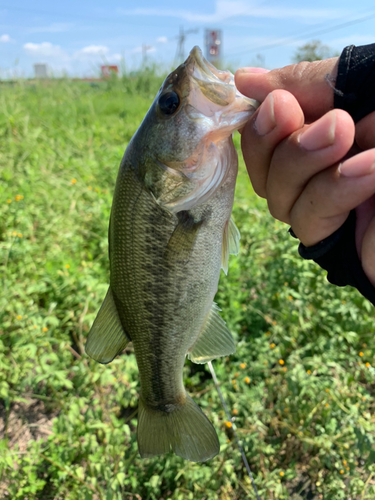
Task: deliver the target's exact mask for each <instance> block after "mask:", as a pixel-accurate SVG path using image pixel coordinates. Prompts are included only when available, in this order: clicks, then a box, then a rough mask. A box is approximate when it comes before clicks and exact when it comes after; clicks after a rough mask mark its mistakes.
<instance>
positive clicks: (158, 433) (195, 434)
mask: <svg viewBox="0 0 375 500" xmlns="http://www.w3.org/2000/svg"><path fill="white" fill-rule="evenodd" d="M138 411H139V418H138V430H137V437H138V449H139V453H140V455H141V457H142V458H146V457H153V456H155V455H161V454H163V453H168V452H169V451H170V449H171V448H172V450H173V451H174V453H176V455H178V456H180V457H182V458H185V460H190V461H191V462H205V461H206V460H209V459H210V458H213V457H214V456H215V455H217V454H218V453H219V451H220V444H219V440H218V437H217V434H216V431H215V429H214V428H213V426H212V424H211V422H210V421H209V420H208V418H207V417H206V416H205V414H204V413H203V412H202V410H201V409H200V408H199V406H198V405H197V404H196V403H194V401H193V400H192V399H191V397H190V396H189V395H186V401H185V403H184V404H182V405H178V406H176V408H175V409H173V410H172V411H170V412H165V411H160V410H154V409H153V408H150V407H148V406H147V405H146V404H145V403H144V402H143V401H142V399H140V400H139V408H138Z"/></svg>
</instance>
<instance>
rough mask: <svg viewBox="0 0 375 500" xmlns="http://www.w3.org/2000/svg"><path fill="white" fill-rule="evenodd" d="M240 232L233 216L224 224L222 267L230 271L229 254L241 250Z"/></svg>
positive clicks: (225, 270)
mask: <svg viewBox="0 0 375 500" xmlns="http://www.w3.org/2000/svg"><path fill="white" fill-rule="evenodd" d="M240 238H241V235H240V232H239V230H238V228H237V226H236V224H235V223H234V220H233V218H232V217H231V218H230V219H229V220H228V221H227V222H226V224H225V226H224V235H223V248H222V253H221V267H222V269H223V271H224V272H225V274H227V273H228V260H229V254H231V255H237V254H238V252H239V250H240Z"/></svg>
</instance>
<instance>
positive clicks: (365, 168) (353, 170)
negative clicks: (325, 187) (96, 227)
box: [339, 155, 375, 177]
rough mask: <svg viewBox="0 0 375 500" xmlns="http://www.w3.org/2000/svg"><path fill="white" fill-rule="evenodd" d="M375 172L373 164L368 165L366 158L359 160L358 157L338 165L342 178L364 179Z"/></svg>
mask: <svg viewBox="0 0 375 500" xmlns="http://www.w3.org/2000/svg"><path fill="white" fill-rule="evenodd" d="M374 170H375V162H372V163H370V162H369V161H366V158H359V157H358V155H356V156H353V157H352V158H349V160H346V161H344V163H340V165H339V172H340V174H341V175H342V176H344V177H364V176H365V175H369V174H371V173H372V172H373V171H374Z"/></svg>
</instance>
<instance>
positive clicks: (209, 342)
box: [188, 302, 236, 364]
mask: <svg viewBox="0 0 375 500" xmlns="http://www.w3.org/2000/svg"><path fill="white" fill-rule="evenodd" d="M218 311H220V309H219V308H218V306H217V305H216V304H215V302H214V303H213V304H212V308H211V311H210V312H209V313H208V316H207V319H206V321H205V324H204V326H203V329H202V331H201V333H200V335H199V337H198V339H197V341H196V342H195V344H194V345H193V347H192V348H191V349H190V352H188V357H189V359H191V361H193V363H198V364H201V363H207V362H208V361H211V360H212V359H215V358H221V357H222V356H228V355H229V354H233V353H234V351H235V350H236V346H235V343H234V340H233V337H232V334H231V333H230V331H229V330H228V328H227V326H226V324H225V321H224V320H223V318H222V317H221V316H220V314H219V313H218Z"/></svg>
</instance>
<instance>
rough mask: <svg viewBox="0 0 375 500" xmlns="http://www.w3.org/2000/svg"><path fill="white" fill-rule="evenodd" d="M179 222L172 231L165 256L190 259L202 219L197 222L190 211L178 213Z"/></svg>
mask: <svg viewBox="0 0 375 500" xmlns="http://www.w3.org/2000/svg"><path fill="white" fill-rule="evenodd" d="M177 217H178V220H179V222H178V224H177V226H176V228H175V230H174V231H173V233H172V236H171V238H170V240H169V242H168V245H167V248H166V250H165V254H164V258H165V259H166V260H168V261H172V260H173V261H175V260H188V259H189V258H190V255H191V252H192V250H193V247H194V243H195V240H196V238H197V236H198V232H199V228H200V227H201V225H202V221H198V222H195V220H194V218H193V217H192V215H191V214H190V213H189V212H188V211H181V212H178V214H177Z"/></svg>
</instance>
